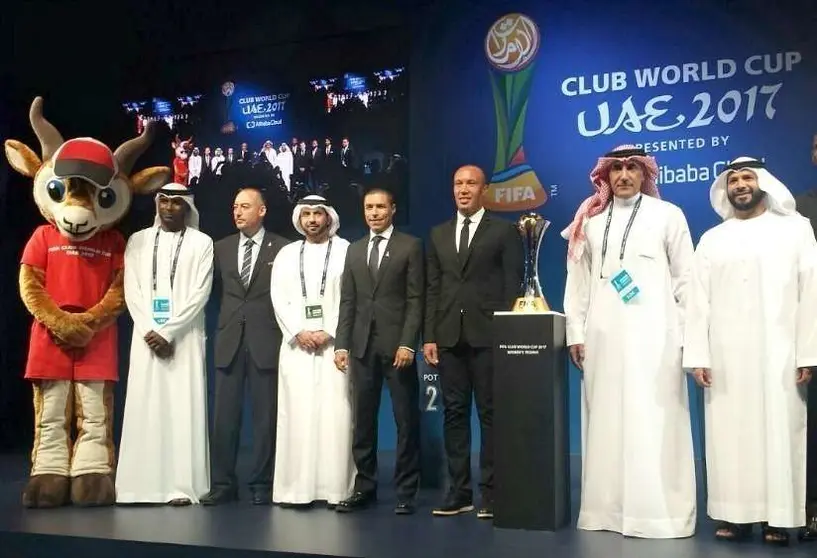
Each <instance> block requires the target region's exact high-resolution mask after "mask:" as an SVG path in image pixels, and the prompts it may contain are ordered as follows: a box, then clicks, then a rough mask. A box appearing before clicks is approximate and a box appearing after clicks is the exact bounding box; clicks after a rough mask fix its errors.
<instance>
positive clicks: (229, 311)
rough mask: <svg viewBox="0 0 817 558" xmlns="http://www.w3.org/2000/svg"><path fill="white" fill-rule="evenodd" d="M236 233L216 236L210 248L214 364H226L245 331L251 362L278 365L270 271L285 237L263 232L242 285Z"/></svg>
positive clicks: (277, 333) (278, 340)
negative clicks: (215, 321) (248, 276)
mask: <svg viewBox="0 0 817 558" xmlns="http://www.w3.org/2000/svg"><path fill="white" fill-rule="evenodd" d="M239 236H240V235H239V234H234V235H231V236H228V237H227V238H224V239H222V240H219V241H218V242H216V243H215V246H214V250H213V252H214V259H215V273H214V281H213V293H214V294H215V296H217V297H219V312H218V327H217V330H216V339H215V364H216V367H217V368H227V367H228V366H230V364H231V363H232V361H233V359H234V358H235V355H236V352H237V351H238V348H239V346H240V344H241V337H242V335H246V337H247V345H248V346H249V350H250V355H251V356H252V358H253V361H254V362H255V365H256V366H257V367H258V368H262V369H270V368H278V352H279V350H280V345H281V330H280V328H279V327H278V323H277V322H276V321H275V313H274V311H273V309H272V300H271V298H270V271H271V269H272V262H273V260H275V256H276V255H278V251H279V250H280V249H281V248H283V247H284V246H285V245H287V244H288V243H289V241H288V240H286V239H285V238H283V237H281V236H278V235H277V234H274V233H271V232H269V231H267V232H265V233H264V242H263V244H262V245H261V249H260V251H259V253H258V259H257V261H256V263H255V266H254V267H253V271H252V278H251V279H250V284H249V287H248V288H244V285H243V284H242V283H241V275H240V273H241V272H240V270H239V269H238V242H239Z"/></svg>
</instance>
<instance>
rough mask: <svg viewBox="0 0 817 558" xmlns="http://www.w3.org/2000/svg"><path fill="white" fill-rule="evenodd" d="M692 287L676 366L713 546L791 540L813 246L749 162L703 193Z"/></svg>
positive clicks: (816, 327) (808, 350)
mask: <svg viewBox="0 0 817 558" xmlns="http://www.w3.org/2000/svg"><path fill="white" fill-rule="evenodd" d="M709 198H710V201H711V203H712V207H713V208H714V209H715V211H716V212H717V213H718V215H720V217H721V218H722V219H723V220H724V222H723V223H721V224H720V225H717V226H716V227H714V228H713V229H711V230H709V231H707V232H706V233H704V235H703V237H702V238H701V241H700V243H699V244H698V248H697V250H696V252H695V264H694V266H693V274H692V281H691V285H690V290H689V303H688V308H687V321H686V333H685V345H684V367H686V368H689V369H692V370H693V373H694V375H695V381H696V382H697V383H698V384H699V385H700V386H702V387H704V388H705V394H704V409H705V413H706V414H705V418H706V420H705V423H706V464H707V476H708V489H709V490H708V500H709V501H708V505H707V511H708V513H709V515H710V517H712V518H713V519H715V520H717V521H719V522H720V523H719V525H718V528H717V531H716V534H715V535H716V537H717V538H719V539H721V540H728V541H738V540H744V539H746V538H747V537H748V536H749V535H750V534H751V531H752V524H754V523H760V524H761V528H762V532H763V540H764V542H766V543H770V544H781V545H785V544H787V543H788V540H789V534H788V532H787V531H786V529H787V528H796V527H802V526H803V525H805V522H806V518H805V497H806V469H805V465H806V402H805V395H806V388H807V386H806V384H807V383H808V382H809V380H810V379H811V367H813V366H815V365H817V321H815V320H814V308H817V274H816V272H817V269H816V268H815V260H816V259H817V242H815V238H814V232H813V231H812V229H811V227H810V226H809V223H808V221H807V220H806V219H804V218H803V217H802V216H800V215H798V214H797V212H796V211H795V203H794V198H793V197H792V195H791V193H790V192H789V191H788V189H787V188H786V187H785V186H784V185H783V184H782V183H781V182H780V181H779V180H777V179H776V178H775V177H774V176H773V175H772V174H771V173H769V172H768V171H767V170H766V169H765V165H764V164H763V163H762V162H760V161H758V160H756V159H752V158H749V157H740V158H738V159H735V161H733V162H732V163H731V164H730V165H728V166H727V168H726V169H725V170H724V171H723V172H722V173H721V174H720V175H719V176H718V177H717V179H716V180H715V182H714V183H713V184H712V188H711V190H710V194H709Z"/></svg>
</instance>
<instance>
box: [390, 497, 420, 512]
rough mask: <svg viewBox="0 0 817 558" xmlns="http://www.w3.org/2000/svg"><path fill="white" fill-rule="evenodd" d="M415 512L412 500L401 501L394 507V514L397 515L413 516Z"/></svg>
mask: <svg viewBox="0 0 817 558" xmlns="http://www.w3.org/2000/svg"><path fill="white" fill-rule="evenodd" d="M415 511H416V509H415V507H414V502H412V501H410V500H400V501H399V502H397V505H396V506H395V507H394V513H396V514H397V515H411V514H413V513H414V512H415Z"/></svg>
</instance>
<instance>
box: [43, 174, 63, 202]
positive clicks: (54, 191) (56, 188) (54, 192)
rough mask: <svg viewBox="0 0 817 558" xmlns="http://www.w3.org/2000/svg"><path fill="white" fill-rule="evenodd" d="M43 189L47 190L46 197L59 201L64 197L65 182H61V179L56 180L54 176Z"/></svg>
mask: <svg viewBox="0 0 817 558" xmlns="http://www.w3.org/2000/svg"><path fill="white" fill-rule="evenodd" d="M45 189H46V191H47V192H48V197H49V198H51V199H52V200H54V201H55V202H61V201H62V200H63V199H65V184H63V183H62V181H61V180H57V179H56V178H54V179H52V180H49V181H48V184H46V186H45Z"/></svg>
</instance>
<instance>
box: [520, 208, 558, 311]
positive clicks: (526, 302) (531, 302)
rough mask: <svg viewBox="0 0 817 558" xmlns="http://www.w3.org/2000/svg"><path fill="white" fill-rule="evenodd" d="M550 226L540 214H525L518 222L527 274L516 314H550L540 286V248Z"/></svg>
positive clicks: (523, 281)
mask: <svg viewBox="0 0 817 558" xmlns="http://www.w3.org/2000/svg"><path fill="white" fill-rule="evenodd" d="M549 226H550V221H547V220H545V219H544V218H543V217H542V216H541V215H539V214H538V213H533V212H529V213H525V214H524V215H522V216H521V217H520V218H519V219H518V220H517V221H516V230H518V231H519V235H520V236H521V237H522V247H523V251H524V258H525V261H524V264H525V274H524V279H523V280H522V288H521V293H520V294H521V295H522V296H520V297H519V298H517V299H516V302H514V305H513V311H514V312H549V311H550V306H548V303H547V301H546V300H545V297H544V295H543V294H542V285H541V284H539V247H540V246H541V245H542V237H543V236H544V234H545V231H546V230H547V228H548V227H549Z"/></svg>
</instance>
